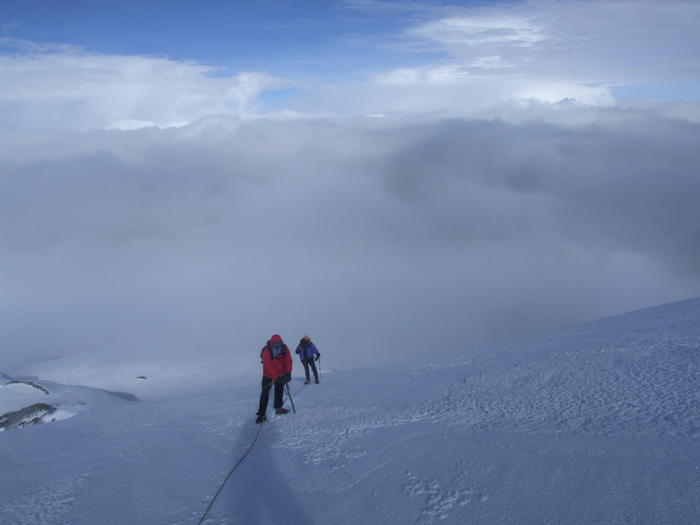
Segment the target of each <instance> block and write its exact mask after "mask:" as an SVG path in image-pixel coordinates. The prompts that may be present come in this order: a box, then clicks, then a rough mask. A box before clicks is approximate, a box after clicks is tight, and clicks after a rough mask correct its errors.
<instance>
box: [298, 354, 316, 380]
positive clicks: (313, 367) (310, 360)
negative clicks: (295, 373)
mask: <svg viewBox="0 0 700 525" xmlns="http://www.w3.org/2000/svg"><path fill="white" fill-rule="evenodd" d="M302 363H304V372H306V380H307V381H310V379H309V366H311V370H313V371H314V379H315V380H316V382H317V383H318V372H317V371H316V363H314V358H313V357H309V358H308V359H304V360H303V361H302Z"/></svg>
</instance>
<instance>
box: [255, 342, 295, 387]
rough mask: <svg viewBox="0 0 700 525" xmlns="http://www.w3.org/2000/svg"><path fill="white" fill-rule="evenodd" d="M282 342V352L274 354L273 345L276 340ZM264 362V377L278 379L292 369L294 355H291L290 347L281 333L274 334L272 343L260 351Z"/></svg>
mask: <svg viewBox="0 0 700 525" xmlns="http://www.w3.org/2000/svg"><path fill="white" fill-rule="evenodd" d="M278 341H279V342H280V343H282V352H280V354H279V355H278V356H277V357H273V356H272V345H273V344H275V343H276V342H278ZM260 357H261V358H262V362H263V377H268V378H270V379H277V378H279V377H282V376H284V375H285V374H286V373H287V372H291V371H292V356H291V355H289V348H287V345H285V344H284V342H283V341H282V338H281V337H280V336H279V335H276V334H275V335H273V336H272V337H271V338H270V343H269V344H267V345H266V346H265V348H263V349H262V351H261V352H260Z"/></svg>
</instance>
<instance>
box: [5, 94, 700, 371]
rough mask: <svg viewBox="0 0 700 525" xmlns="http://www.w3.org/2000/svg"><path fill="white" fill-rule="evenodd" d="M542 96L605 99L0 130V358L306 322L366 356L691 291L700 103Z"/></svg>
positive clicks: (339, 346) (190, 346) (230, 346)
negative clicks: (512, 107)
mask: <svg viewBox="0 0 700 525" xmlns="http://www.w3.org/2000/svg"><path fill="white" fill-rule="evenodd" d="M522 111H524V110H522ZM539 111H543V110H542V109H540V110H539ZM547 111H549V112H550V113H552V114H555V113H557V114H559V115H561V114H562V113H565V114H567V115H568V116H569V117H568V118H569V119H570V120H572V121H585V120H586V117H587V116H588V118H589V119H590V118H591V115H590V114H591V113H595V114H596V118H595V119H594V120H595V123H593V124H576V125H568V124H562V123H547V122H546V121H545V119H539V120H538V121H532V120H528V121H526V122H522V123H517V122H513V123H509V122H508V121H506V120H503V119H500V120H492V119H491V120H488V119H451V120H444V119H438V120H425V119H420V118H412V119H351V120H337V119H300V120H294V121H283V122H280V121H271V120H266V119H261V120H255V121H249V122H246V121H242V120H240V119H234V118H228V117H212V118H209V119H205V120H202V121H200V122H198V123H196V124H193V125H190V126H185V127H182V128H173V129H164V130H161V129H157V128H147V129H141V130H136V131H128V132H124V131H91V132H63V133H53V132H45V133H36V132H33V133H25V134H20V133H12V134H8V133H6V134H5V136H4V137H3V141H4V143H5V144H6V145H7V146H8V148H7V152H8V156H7V157H6V160H5V163H4V166H3V170H2V172H3V175H2V179H1V183H0V184H1V185H2V187H1V188H0V190H1V191H0V195H2V197H1V198H2V202H1V203H0V208H1V209H2V214H3V217H2V245H3V251H4V254H3V260H4V263H3V269H2V273H3V282H4V286H3V287H4V289H5V293H4V294H3V296H4V297H3V312H2V316H3V319H4V320H5V323H4V324H5V326H4V329H3V333H2V338H3V341H2V346H3V348H4V349H10V351H9V352H7V351H6V352H3V356H2V363H1V365H2V367H4V368H7V369H9V371H12V370H13V368H14V369H18V368H21V367H22V366H24V365H26V364H27V363H30V362H36V361H38V360H41V359H47V358H50V357H53V358H59V357H60V358H65V357H66V356H70V355H72V354H75V353H76V352H78V353H83V354H86V355H92V356H101V357H100V359H114V360H115V361H121V362H122V363H128V362H130V361H132V360H137V361H138V360H142V359H145V358H149V359H164V360H168V361H170V360H178V359H186V358H191V357H192V356H195V355H199V354H201V353H204V354H212V353H213V354H221V355H229V354H230V355H231V357H232V359H239V358H240V359H242V360H243V361H245V360H246V359H245V357H246V356H248V357H250V356H251V355H253V354H255V352H256V351H257V349H258V348H259V347H260V346H261V344H262V343H264V341H265V340H266V339H267V338H268V337H269V336H270V335H271V334H272V333H281V334H282V335H283V337H285V338H287V339H290V340H291V342H294V341H295V340H298V338H300V337H301V336H302V335H304V333H308V334H309V335H311V336H312V337H313V338H314V339H315V340H316V341H317V342H318V344H319V346H320V347H321V348H322V349H325V350H326V354H325V355H326V356H327V359H328V361H327V364H328V365H330V366H336V367H342V366H358V365H362V364H372V363H376V362H382V361H387V360H391V359H401V358H407V357H411V356H417V355H422V354H428V353H441V352H446V351H450V350H456V349H459V348H464V347H468V346H472V345H480V344H485V343H489V342H494V341H500V340H505V339H508V338H512V337H517V336H522V335H526V334H530V333H535V332H540V331H543V330H548V329H553V328H556V327H560V326H565V325H569V324H572V323H576V322H581V321H585V320H589V319H594V318H597V317H601V316H605V315H609V314H613V313H617V312H623V311H627V310H631V309H635V308H642V307H646V306H649V305H652V304H657V303H662V302H667V301H672V300H675V299H681V298H685V297H690V296H693V295H698V294H700V271H699V270H698V269H699V268H700V252H699V250H698V246H700V230H698V224H700V212H699V211H698V207H697V203H696V196H697V195H698V194H700V181H699V180H698V177H697V166H698V165H699V163H700V158H699V157H700V153H698V150H697V147H696V145H697V144H698V141H699V140H700V126H699V125H698V124H694V123H691V122H688V121H683V120H678V119H667V118H664V117H661V116H654V115H653V114H651V113H649V112H644V111H640V110H620V109H612V108H610V109H600V108H598V109H595V108H586V107H575V106H573V107H568V108H558V109H555V108H549V109H548V110H547ZM601 112H603V113H604V116H605V119H603V118H601ZM504 115H505V113H504ZM543 116H544V115H543ZM560 118H561V117H560ZM552 120H554V119H552ZM81 355H82V354H81ZM254 361H255V360H254V359H253V360H252V364H253V365H254V364H255V363H254ZM249 363H250V362H249ZM6 371H7V370H6Z"/></svg>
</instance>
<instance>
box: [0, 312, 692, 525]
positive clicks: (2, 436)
mask: <svg viewBox="0 0 700 525" xmlns="http://www.w3.org/2000/svg"><path fill="white" fill-rule="evenodd" d="M329 346H330V345H329V344H328V343H326V344H324V348H326V351H324V357H323V359H324V360H326V359H327V360H328V361H331V360H332V349H330V348H328V347H329ZM455 347H459V344H458V342H456V345H455ZM255 354H256V352H253V353H252V355H253V358H255ZM329 364H331V365H332V362H331V363H329ZM294 375H295V379H294V380H293V381H292V384H291V386H292V393H293V395H294V402H295V406H296V409H297V414H290V415H287V416H273V415H271V414H270V413H268V417H269V420H268V422H267V423H265V424H264V425H263V426H262V428H261V427H259V426H257V425H255V424H254V423H253V420H254V417H255V415H254V413H255V411H256V405H257V398H258V394H259V378H255V380H253V379H251V382H250V383H249V384H248V385H245V386H243V387H239V388H231V389H229V390H225V391H212V392H209V393H206V394H199V395H188V396H183V397H180V398H169V399H160V400H157V401H152V402H140V401H134V400H131V401H128V400H127V399H128V397H127V396H122V397H119V396H115V395H111V394H109V393H107V394H105V393H104V392H99V391H93V389H83V390H80V389H77V390H76V389H75V388H76V387H71V388H73V390H71V392H73V394H71V395H72V396H74V397H71V398H70V403H71V406H73V405H74V404H77V403H84V404H82V405H79V406H80V407H81V408H80V411H78V412H77V413H76V415H75V416H74V417H70V418H67V419H63V420H60V421H55V422H51V423H47V424H43V425H35V426H30V427H25V428H21V429H15V430H8V431H6V432H1V433H0V469H1V471H2V476H1V477H0V491H1V492H0V516H3V522H5V521H4V519H5V517H7V519H8V521H7V523H17V524H29V523H42V524H53V523H66V524H67V523H71V524H96V523H104V524H112V523H114V524H117V523H120V524H121V523H130V524H132V523H138V524H187V523H195V524H196V523H199V521H200V519H201V518H202V516H203V515H204V513H205V511H206V509H207V507H208V506H209V504H210V502H211V498H212V497H213V496H214V494H216V492H217V490H218V489H219V488H220V487H221V484H222V482H223V481H224V480H225V479H226V477H227V476H228V475H229V472H230V471H231V468H232V467H233V466H234V465H236V464H237V463H238V462H239V460H240V459H241V458H242V457H244V455H245V454H246V452H247V451H248V450H249V449H250V447H251V444H252V443H255V444H254V446H253V447H252V449H250V452H249V454H248V455H247V456H245V459H243V461H242V462H241V463H240V465H239V466H238V467H237V469H236V470H235V471H234V472H233V474H231V476H230V478H229V479H228V481H227V482H226V484H225V485H224V487H223V489H222V490H221V493H220V494H219V496H218V497H217V498H216V500H215V502H214V504H213V505H212V507H211V510H210V512H209V514H208V515H207V518H206V520H205V523H209V524H236V523H240V524H256V523H280V524H303V523H315V524H326V523H338V524H345V523H347V524H360V523H362V524H365V523H401V524H405V523H416V524H424V523H438V522H441V523H460V524H461V523H484V524H492V523H518V524H528V523H533V524H535V523H537V524H540V523H562V524H577V523H581V524H583V523H585V524H591V523H654V524H663V523H668V524H686V523H687V524H692V523H700V403H699V402H698V401H700V299H692V300H688V301H683V302H680V303H674V304H670V305H665V306H661V307H657V308H653V309H649V310H643V311H640V312H633V313H630V314H626V315H622V316H618V317H613V318H608V319H604V320H601V321H597V322H594V323H589V324H586V325H581V326H576V327H572V328H568V329H565V330H560V331H557V332H552V333H548V334H544V335H540V336H536V337H531V338H528V339H523V340H519V341H514V342H511V343H508V344H501V345H495V346H491V347H486V348H480V349H475V350H465V351H459V352H456V353H453V354H446V355H444V356H441V357H440V358H434V357H433V358H430V359H424V360H417V361H411V362H405V363H401V364H395V365H391V366H383V367H377V368H370V369H357V370H348V371H341V372H331V371H329V370H328V369H327V368H324V370H323V376H322V383H321V384H320V385H314V384H311V385H309V386H306V387H304V386H303V384H302V380H301V379H300V376H301V375H302V373H301V366H300V365H299V363H298V362H296V363H295V374H294ZM34 382H35V383H37V384H43V383H42V382H41V381H38V380H37V381H34ZM17 387H19V385H14V388H17ZM5 388H8V387H0V403H2V402H3V397H2V395H1V394H2V390H3V389H5ZM51 388H53V389H60V388H66V389H68V388H69V387H61V386H57V385H49V387H48V389H49V390H51ZM78 390H80V395H75V392H77V391H78ZM295 392H296V394H294V393H295ZM42 395H45V394H42ZM81 399H82V400H84V401H81ZM287 406H290V405H289V404H288V405H287ZM0 408H2V406H1V405H0ZM258 430H260V433H259V435H258Z"/></svg>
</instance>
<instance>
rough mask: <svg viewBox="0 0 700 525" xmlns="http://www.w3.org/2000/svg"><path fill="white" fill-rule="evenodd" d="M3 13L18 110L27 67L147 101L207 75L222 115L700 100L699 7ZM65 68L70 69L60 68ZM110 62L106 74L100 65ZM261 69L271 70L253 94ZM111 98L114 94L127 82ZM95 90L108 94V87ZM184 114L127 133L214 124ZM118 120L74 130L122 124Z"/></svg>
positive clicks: (116, 6)
mask: <svg viewBox="0 0 700 525" xmlns="http://www.w3.org/2000/svg"><path fill="white" fill-rule="evenodd" d="M1 12H2V14H0V17H1V18H0V26H1V27H2V38H3V46H2V49H3V51H4V54H3V55H0V58H2V57H4V62H5V68H6V71H5V72H4V73H3V76H4V78H6V82H8V84H9V88H6V89H7V90H8V91H10V92H12V91H13V88H14V91H15V93H14V94H12V95H5V96H4V97H3V94H2V93H0V97H2V98H4V99H5V100H7V99H8V98H9V99H12V97H17V98H16V99H15V100H16V101H17V104H13V111H16V110H17V108H18V107H20V106H21V105H22V104H23V103H24V102H23V101H22V100H21V99H22V96H21V93H23V92H26V91H27V88H26V87H25V86H24V85H23V81H24V80H23V79H24V77H23V76H22V75H23V71H28V69H27V65H28V64H31V67H29V69H31V71H32V73H31V75H32V77H33V78H36V76H37V75H40V74H42V73H40V71H41V72H43V75H45V77H46V78H45V80H43V81H42V82H44V83H45V84H46V85H54V84H55V83H56V82H57V79H56V72H57V71H62V74H61V80H60V81H61V82H63V81H65V79H66V78H67V77H69V76H71V75H74V76H75V78H74V80H73V81H72V82H74V85H75V86H83V87H85V82H84V80H85V79H84V78H81V72H82V73H87V72H88V71H93V72H94V71H95V70H96V69H99V70H102V71H104V70H110V71H113V72H114V78H115V79H116V77H120V78H122V79H123V78H126V77H129V79H130V82H132V86H133V82H134V81H135V79H134V78H133V75H134V72H135V71H137V70H138V71H140V73H138V74H139V75H140V76H139V78H138V82H139V83H140V85H141V86H142V87H143V90H144V92H145V91H148V90H149V89H151V88H152V90H153V91H154V92H155V91H157V90H158V89H157V88H155V87H153V86H156V85H158V83H159V81H160V80H159V78H160V77H158V74H157V73H154V71H155V70H157V71H160V72H162V71H164V69H165V68H166V67H171V69H172V71H175V70H178V69H181V68H182V67H183V64H187V65H189V66H200V67H202V68H204V69H199V70H195V69H194V68H192V67H190V68H189V73H186V74H185V75H190V77H189V78H190V80H191V81H192V82H190V83H189V84H188V85H187V86H186V87H184V86H182V87H180V88H179V90H180V91H182V89H185V90H187V91H188V92H192V93H195V96H196V97H201V96H206V97H208V98H209V99H210V100H214V97H212V92H213V91H218V93H219V95H218V96H219V99H220V101H219V102H217V103H215V104H213V108H212V109H211V110H210V111H211V112H213V113H219V114H221V113H223V114H237V115H239V116H244V117H250V116H252V115H255V114H258V115H259V114H261V112H267V111H281V110H285V109H286V110H290V111H294V112H296V113H302V114H387V113H392V112H399V113H406V112H409V113H415V112H417V113H421V112H434V111H440V112H454V113H456V114H465V113H469V112H472V111H474V110H479V109H484V108H488V107H491V106H493V105H496V104H499V103H503V102H504V101H507V100H509V99H533V100H542V101H544V102H547V103H555V102H558V101H559V100H563V99H576V100H578V101H579V102H583V103H586V104H592V105H605V104H607V105H610V104H612V103H614V102H615V101H616V100H625V99H648V100H656V101H664V102H667V101H671V100H697V99H698V98H700V65H699V63H700V60H699V58H698V55H699V51H698V49H700V37H699V36H698V35H697V33H698V32H697V31H696V27H697V26H698V24H699V23H700V5H699V4H698V3H697V2H692V1H688V0H674V1H671V2H657V1H654V0H617V1H612V2H609V1H602V0H578V1H557V0H551V1H521V2H447V1H442V2H429V1H426V2H402V1H396V2H382V1H374V0H356V1H338V0H326V1H312V2H294V3H290V2H282V1H263V2H224V1H207V2H185V1H173V2H153V1H150V2H148V1H147V2H137V1H128V2H95V3H91V2H77V1H69V2H55V1H45V0H42V1H26V2H24V1H22V2H20V1H7V0H4V1H3V9H2V11H1ZM47 44H55V45H62V46H63V47H62V48H57V47H55V48H52V49H50V48H47V47H46V45H47ZM42 46H43V47H42ZM69 46H72V47H69ZM78 55H90V57H89V58H86V57H85V56H83V58H82V59H81V58H80V57H78ZM66 57H69V58H70V60H69V61H70V65H68V64H67V63H66V62H65V60H64V61H63V63H61V65H58V62H59V61H61V60H62V59H64V58H66ZM98 57H102V58H103V59H104V63H101V64H100V65H98V64H97V62H98V61H99V60H96V59H97V58H98ZM115 57H131V58H132V62H133V64H127V62H126V61H124V60H120V64H115ZM148 59H150V62H149V61H148ZM156 59H158V60H160V62H158V63H157V65H156V62H155V61H154V60H156ZM15 62H17V63H15ZM89 62H91V63H89ZM107 62H110V63H109V65H107ZM147 62H148V64H149V65H148V66H146V63H147ZM136 63H139V65H135V64H136ZM131 65H133V66H134V67H131ZM144 67H145V68H146V69H148V71H144ZM127 70H129V71H130V73H126V71H127ZM241 74H246V75H247V76H246V77H245V79H243V78H242V77H240V78H239V77H238V75H241ZM250 74H254V75H257V76H256V77H255V78H256V83H255V87H253V84H251V82H250V79H251V78H252V77H251V76H250ZM177 75H178V78H182V77H183V74H181V73H177ZM195 77H197V81H195ZM215 78H228V79H232V82H233V84H232V85H233V88H234V89H238V88H239V86H240V84H241V82H245V83H246V88H245V90H246V91H245V94H242V95H241V94H240V93H239V94H238V95H237V96H238V99H236V101H235V102H232V101H231V98H230V97H229V96H228V95H225V94H224V92H222V89H223V90H224V91H225V90H226V88H225V87H224V85H223V84H222V83H219V84H218V87H217V86H216V85H215V84H216V83H214V82H206V79H215ZM25 80H26V79H25ZM149 86H150V87H149ZM230 86H231V84H229V87H230ZM102 87H103V90H104V91H105V92H111V91H112V90H113V89H114V88H115V85H114V84H111V83H108V82H105V83H104V84H103V85H102ZM61 89H62V91H63V88H61ZM90 89H93V91H92V93H93V94H94V93H96V92H95V91H94V90H95V89H96V88H95V86H94V84H91V85H90ZM78 91H79V90H78ZM36 96H38V94H37V95H35V96H34V98H33V100H35V99H36ZM81 96H84V94H83V95H81ZM139 96H141V97H145V95H139ZM110 97H112V96H111V95H110ZM134 97H135V95H134V94H133V93H132V94H131V95H130V100H132V101H133V100H134ZM227 97H228V98H227ZM110 100H112V98H110ZM0 102H1V100H0ZM74 102H75V101H74ZM52 103H53V102H52ZM232 104H233V106H235V109H234V108H232ZM143 105H148V104H146V103H144V104H143ZM161 105H162V101H161ZM170 107H171V110H170V111H169V112H166V113H167V114H163V113H162V112H161V113H159V114H158V115H156V114H155V113H154V112H152V111H150V112H145V113H144V114H141V115H139V114H138V111H136V110H134V109H133V108H131V109H126V108H125V109H124V110H123V117H124V118H122V119H118V118H116V117H114V118H116V120H115V121H114V122H122V121H133V122H137V121H138V122H154V123H156V124H158V125H160V126H167V125H172V124H174V123H181V122H190V121H192V119H194V118H197V117H201V116H203V115H204V114H206V113H207V112H206V111H204V112H202V111H200V112H199V113H197V112H193V111H190V110H189V109H187V110H185V109H182V108H175V107H174V106H172V105H171V106H170ZM57 113H60V111H58V112H57ZM111 118H112V117H111V116H104V117H103V118H101V119H96V120H94V121H93V122H87V120H89V119H85V120H86V121H80V122H82V123H81V124H78V123H77V122H78V121H79V119H77V120H76V123H74V124H70V125H82V126H110V125H114V122H107V121H106V120H109V119H111ZM183 119H184V120H183ZM25 121H26V120H25ZM40 125H46V124H40Z"/></svg>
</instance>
